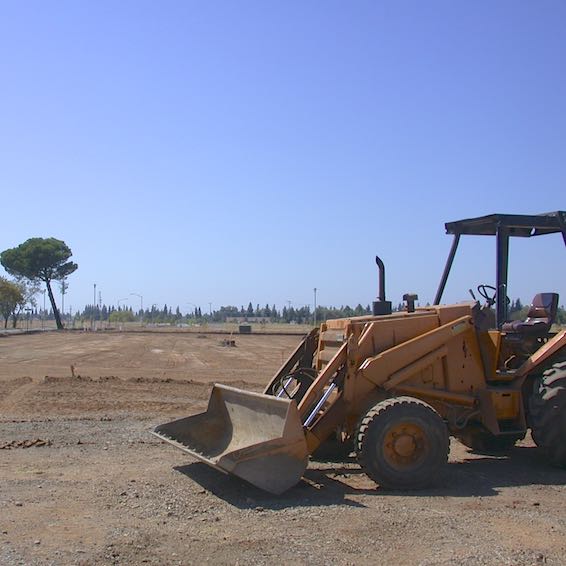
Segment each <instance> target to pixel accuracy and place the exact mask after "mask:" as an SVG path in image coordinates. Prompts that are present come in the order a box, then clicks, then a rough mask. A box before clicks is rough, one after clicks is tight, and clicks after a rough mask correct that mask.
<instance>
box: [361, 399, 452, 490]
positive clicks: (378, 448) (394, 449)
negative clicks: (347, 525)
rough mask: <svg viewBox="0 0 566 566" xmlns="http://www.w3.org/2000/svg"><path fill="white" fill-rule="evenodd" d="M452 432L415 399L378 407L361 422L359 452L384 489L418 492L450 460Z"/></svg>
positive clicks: (363, 464)
mask: <svg viewBox="0 0 566 566" xmlns="http://www.w3.org/2000/svg"><path fill="white" fill-rule="evenodd" d="M448 451H449V438H448V430H447V428H446V425H445V424H444V421H443V420H442V418H441V417H440V415H439V414H438V413H437V412H436V411H435V410H434V409H433V408H432V407H431V406H430V405H428V404H427V403H424V402H423V401H420V400H419V399H415V398H413V397H395V398H392V399H386V400H385V401H381V402H380V403H378V404H377V405H375V406H374V407H373V408H372V409H371V410H370V411H368V412H367V413H366V415H365V416H364V417H363V418H362V420H361V421H360V424H359V427H358V431H357V435H356V453H357V457H358V462H359V463H360V465H361V467H362V468H363V470H364V471H365V472H366V474H367V475H368V476H369V477H370V478H371V479H372V480H374V481H375V482H376V483H378V484H379V485H380V486H382V487H386V488H391V489H418V488H421V487H425V486H426V485H428V484H430V483H431V482H432V481H433V480H434V479H435V478H436V477H437V475H438V471H439V469H440V468H441V467H442V466H443V465H444V464H446V462H447V460H448Z"/></svg>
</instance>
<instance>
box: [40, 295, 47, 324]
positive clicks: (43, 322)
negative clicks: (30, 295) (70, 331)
mask: <svg viewBox="0 0 566 566" xmlns="http://www.w3.org/2000/svg"><path fill="white" fill-rule="evenodd" d="M45 293H47V289H43V314H42V315H41V330H45V316H46V312H45Z"/></svg>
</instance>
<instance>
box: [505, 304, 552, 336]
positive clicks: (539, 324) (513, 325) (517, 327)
mask: <svg viewBox="0 0 566 566" xmlns="http://www.w3.org/2000/svg"><path fill="white" fill-rule="evenodd" d="M557 310H558V293H538V295H535V296H534V298H533V302H532V304H531V306H530V308H529V312H528V313H527V318H526V319H525V320H513V321H511V322H505V323H504V324H503V326H502V328H501V330H502V331H503V332H506V333H507V334H515V335H517V334H519V335H521V336H532V337H537V338H538V337H541V336H544V335H545V334H547V333H548V331H549V330H550V327H551V326H552V323H553V322H554V320H555V319H556V312H557Z"/></svg>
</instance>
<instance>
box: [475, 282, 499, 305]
mask: <svg viewBox="0 0 566 566" xmlns="http://www.w3.org/2000/svg"><path fill="white" fill-rule="evenodd" d="M488 291H493V293H489V292H488ZM478 293H479V294H480V296H482V297H483V298H484V299H485V300H486V302H487V304H488V306H490V307H491V306H492V305H494V304H495V297H496V296H497V289H496V288H495V287H493V286H492V285H478Z"/></svg>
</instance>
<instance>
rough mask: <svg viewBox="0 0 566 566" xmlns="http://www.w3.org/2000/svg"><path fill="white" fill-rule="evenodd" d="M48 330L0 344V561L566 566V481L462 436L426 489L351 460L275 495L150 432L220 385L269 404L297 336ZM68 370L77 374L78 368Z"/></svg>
mask: <svg viewBox="0 0 566 566" xmlns="http://www.w3.org/2000/svg"><path fill="white" fill-rule="evenodd" d="M224 338H225V336H222V335H213V334H208V335H206V334H202V335H198V334H191V333H182V332H179V333H175V332H167V333H158V332H156V333H133V332H130V333H113V332H98V333H83V332H64V333H56V332H49V333H44V334H35V335H13V336H5V337H0V564H1V565H10V566H11V565H20V564H22V565H28V564H29V565H35V564H37V565H46V564H53V565H59V564H84V565H87V564H126V565H137V564H160V565H161V564H202V563H210V564H258V565H259V564H284V563H293V564H315V565H327V564H351V565H358V564H367V565H370V564H407V565H408V564H411V565H413V564H414V565H416V564H419V565H440V564H442V565H448V564H450V565H451V564H454V565H468V566H473V565H478V564H490V565H509V566H511V565H517V566H520V565H539V564H548V565H563V564H565V563H566V485H565V484H566V471H564V470H558V469H556V468H552V467H549V466H548V465H547V464H546V462H545V461H544V459H543V457H542V455H541V454H540V453H539V451H538V450H537V449H536V448H535V447H534V445H533V443H532V441H531V440H530V438H529V437H527V438H526V439H525V440H524V441H522V442H520V443H519V444H518V446H517V447H516V448H514V449H513V450H512V452H511V453H510V455H509V456H504V457H503V456H499V457H495V456H485V455H483V456H480V455H477V454H472V453H470V452H469V451H468V450H467V449H466V448H464V447H463V446H462V445H460V444H459V443H458V442H456V441H452V446H451V455H450V463H449V465H448V466H447V468H446V470H445V471H444V472H443V473H442V474H441V475H440V476H439V477H438V480H437V482H436V485H435V486H434V487H433V488H431V489H428V490H425V491H420V492H392V491H385V490H383V489H380V488H379V487H378V486H376V485H375V484H374V483H373V482H372V481H371V480H369V479H368V478H367V477H366V476H365V475H364V474H363V473H362V472H361V470H360V468H359V467H358V466H357V464H356V463H355V460H354V459H352V460H350V461H348V462H346V463H332V462H326V463H319V462H311V464H310V465H309V468H308V470H307V472H306V473H305V476H304V479H303V480H302V481H301V482H300V483H299V484H298V485H297V486H296V487H294V488H293V489H291V490H290V491H288V492H287V493H285V494H283V495H282V496H278V497H275V496H272V495H268V494H265V493H263V492H261V491H259V490H258V489H256V488H254V487H252V486H249V485H247V484H246V483H245V482H243V481H240V480H239V479H237V478H234V477H229V476H225V475H222V474H220V473H219V472H217V471H216V470H212V469H210V468H209V467H207V466H206V465H204V464H202V463H199V462H197V461H195V460H193V459H191V458H190V457H189V456H188V455H186V454H184V453H183V452H181V451H179V450H176V449H174V448H173V447H172V446H170V445H168V444H164V443H162V442H160V441H159V440H158V439H157V438H155V437H153V436H152V435H150V434H149V431H150V430H151V429H152V428H153V427H154V426H155V425H156V424H158V423H161V422H165V421H167V420H171V419H172V418H175V417H180V416H185V415H188V414H191V413H194V412H199V411H201V410H203V409H204V408H205V406H206V402H207V400H208V396H209V393H210V389H211V386H212V383H214V382H223V383H230V384H232V385H235V386H237V387H241V388H244V389H249V390H254V391H260V390H261V389H262V388H263V386H264V385H265V383H266V382H267V381H268V379H269V378H270V377H271V375H273V373H274V372H275V371H276V370H277V368H278V367H279V366H280V365H281V363H282V361H283V360H284V359H285V358H286V357H287V356H288V355H289V354H290V353H291V352H292V351H293V350H294V348H295V347H296V345H297V344H298V343H299V341H300V337H299V336H275V335H255V334H252V335H250V336H244V335H241V336H240V335H238V336H235V341H236V346H235V347H226V346H223V345H222V344H221V342H222V340H223V339H224ZM71 366H72V367H71Z"/></svg>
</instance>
